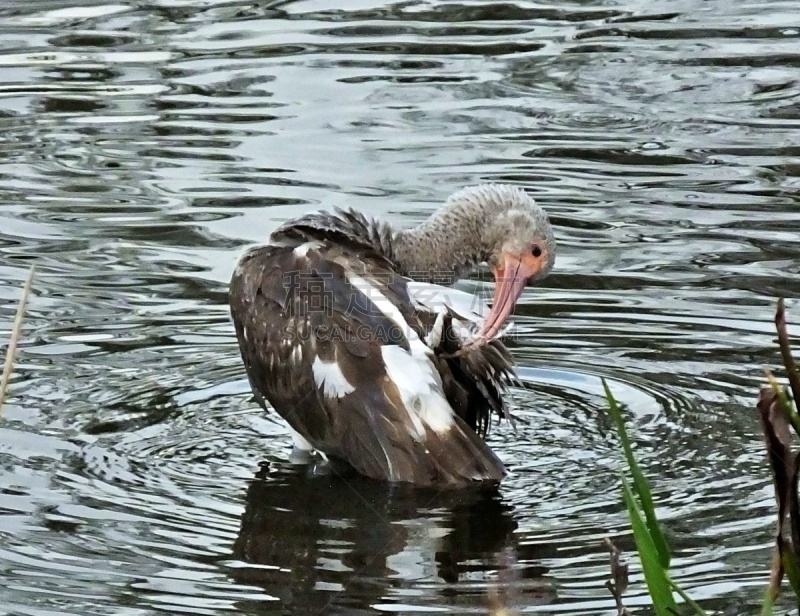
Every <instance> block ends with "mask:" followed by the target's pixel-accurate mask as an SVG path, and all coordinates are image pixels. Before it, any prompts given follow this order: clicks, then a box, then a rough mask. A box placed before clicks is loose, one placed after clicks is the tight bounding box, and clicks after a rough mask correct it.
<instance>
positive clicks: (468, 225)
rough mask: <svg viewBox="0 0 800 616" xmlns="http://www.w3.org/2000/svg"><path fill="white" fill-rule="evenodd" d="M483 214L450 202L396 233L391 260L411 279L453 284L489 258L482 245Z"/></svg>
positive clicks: (475, 209) (480, 211) (477, 210)
mask: <svg viewBox="0 0 800 616" xmlns="http://www.w3.org/2000/svg"><path fill="white" fill-rule="evenodd" d="M484 218H485V213H484V212H483V211H482V210H481V209H479V208H477V207H465V204H463V203H449V204H447V205H446V206H445V207H444V208H442V209H440V210H439V211H437V212H436V213H434V214H433V215H432V216H431V217H430V218H428V219H427V220H425V221H424V222H422V223H421V224H420V225H418V226H416V227H413V228H411V229H404V230H402V231H398V232H396V233H395V235H394V237H393V241H392V248H393V255H392V256H393V260H394V262H395V263H396V264H397V267H398V269H399V270H400V272H401V273H402V274H404V275H406V276H408V277H409V278H412V279H414V280H421V281H425V282H433V283H436V284H442V285H448V286H449V285H452V284H453V283H455V281H456V280H458V279H459V278H462V277H464V276H465V275H466V274H468V273H469V271H470V270H472V269H473V268H474V267H475V265H476V264H478V263H481V262H482V261H485V260H486V259H487V258H488V255H487V254H486V250H485V249H484V247H483V246H481V241H480V238H481V235H482V234H481V228H482V225H484V224H485V221H484Z"/></svg>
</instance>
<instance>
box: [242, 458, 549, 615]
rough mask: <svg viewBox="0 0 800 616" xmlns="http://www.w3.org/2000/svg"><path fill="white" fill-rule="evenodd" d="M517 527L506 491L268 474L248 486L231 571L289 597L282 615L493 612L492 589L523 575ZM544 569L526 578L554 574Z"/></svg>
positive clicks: (300, 472) (294, 468)
mask: <svg viewBox="0 0 800 616" xmlns="http://www.w3.org/2000/svg"><path fill="white" fill-rule="evenodd" d="M516 528H517V522H516V520H515V519H514V515H513V512H512V510H511V508H510V507H509V506H508V505H507V504H505V503H504V502H503V500H502V498H501V496H500V494H499V492H498V490H497V488H495V487H491V488H489V487H483V488H479V487H475V488H469V489H458V490H445V491H438V490H430V489H427V490H426V489H419V488H411V487H407V486H402V485H389V484H387V483H383V482H376V481H372V480H369V479H365V478H361V477H357V476H352V475H343V474H341V473H335V472H328V473H327V474H320V473H318V472H315V471H314V470H313V469H312V468H311V467H308V466H301V465H289V464H287V465H273V466H272V467H271V468H267V467H266V466H265V467H262V469H261V470H260V471H259V472H258V473H257V475H256V477H255V479H254V480H253V482H252V483H251V485H250V487H249V489H248V493H247V504H246V508H245V512H244V515H243V517H242V526H241V530H240V532H239V537H238V538H237V540H236V543H235V545H234V555H235V558H237V559H238V560H239V561H240V564H239V566H236V567H233V568H232V570H231V572H230V573H231V575H232V576H234V577H235V578H236V579H237V580H238V581H239V582H242V583H247V584H253V585H257V586H260V587H262V588H264V589H265V590H266V591H267V592H268V593H269V594H270V595H272V596H274V597H277V598H278V599H279V601H280V603H281V605H282V608H281V609H279V610H278V612H276V613H284V612H285V613H291V614H314V615H317V614H322V613H348V614H352V613H354V610H356V613H357V612H358V611H360V610H366V609H368V608H369V607H370V606H375V605H376V604H382V605H385V606H386V607H387V608H388V607H389V604H399V605H403V604H406V605H408V604H413V605H423V604H439V605H441V604H445V605H451V606H453V607H456V606H468V605H471V606H475V607H477V606H486V604H487V591H490V590H492V589H493V588H495V587H497V585H498V581H499V582H500V584H504V583H507V582H508V581H509V580H511V579H513V578H515V577H516V576H517V573H518V572H517V571H516V567H515V566H514V563H515V562H516V553H517V546H516V541H515V534H514V530H515V529H516ZM533 569H534V570H531V568H528V569H527V570H525V571H524V572H523V574H522V575H523V577H525V578H527V579H530V578H531V577H536V578H539V577H540V576H541V575H542V574H543V573H544V572H545V570H544V569H543V568H541V567H534V568H533ZM540 590H541V589H540ZM537 594H539V593H537ZM545 594H546V593H545ZM530 598H531V597H530V596H529V597H528V600H530ZM541 599H542V597H539V598H538V601H537V602H539V601H541ZM526 602H527V601H526ZM395 609H397V608H395Z"/></svg>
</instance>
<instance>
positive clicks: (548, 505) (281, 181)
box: [0, 0, 800, 616]
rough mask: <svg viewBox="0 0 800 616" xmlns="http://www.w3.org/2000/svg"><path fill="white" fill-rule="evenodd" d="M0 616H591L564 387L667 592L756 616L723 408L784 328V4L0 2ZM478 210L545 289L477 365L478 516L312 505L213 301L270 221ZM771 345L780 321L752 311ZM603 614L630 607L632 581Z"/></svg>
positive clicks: (791, 217)
mask: <svg viewBox="0 0 800 616" xmlns="http://www.w3.org/2000/svg"><path fill="white" fill-rule="evenodd" d="M0 148H1V150H0V151H1V152H2V156H1V157H0V341H2V342H3V343H5V341H6V340H7V338H8V333H9V330H10V327H11V320H12V318H13V313H14V309H15V303H16V301H17V298H18V297H19V288H20V287H21V285H22V282H23V280H24V278H25V275H26V273H27V268H28V266H29V264H30V263H31V262H32V261H34V260H35V261H36V263H37V264H38V267H39V272H40V273H39V276H38V278H37V281H36V284H35V293H34V296H33V297H32V300H31V303H30V309H29V314H28V319H27V328H26V331H25V336H24V344H23V346H22V349H21V353H20V357H19V367H18V372H17V375H16V378H15V380H14V382H13V387H12V396H11V398H10V400H9V403H8V404H7V405H6V407H5V408H4V410H3V418H2V423H0V516H1V517H0V571H2V574H1V575H0V613H2V614H14V615H35V616H51V615H57V614H78V615H104V616H105V615H109V614H115V615H120V616H144V615H149V614H156V613H168V614H179V613H183V614H204V615H205V614H208V615H212V614H213V615H222V614H229V613H240V614H252V615H255V614H308V615H317V614H324V613H329V614H372V613H378V612H396V613H403V614H420V613H428V612H431V613H445V614H465V613H476V614H478V613H485V605H486V597H487V593H488V592H489V591H490V590H491V588H492V587H494V586H495V583H496V581H497V580H498V579H499V580H501V581H503V582H509V584H510V591H509V599H508V600H509V601H510V602H511V604H512V605H516V606H519V607H520V609H521V610H522V611H523V612H530V613H549V614H555V613H558V614H609V613H611V610H612V608H613V603H612V601H611V599H610V597H609V596H608V595H607V592H606V590H605V588H604V586H603V584H604V581H605V579H606V576H607V571H608V566H607V554H606V552H605V551H604V548H603V546H602V543H601V541H602V538H603V537H605V536H608V535H615V536H618V543H619V544H620V545H621V546H622V547H623V548H625V549H630V547H631V540H630V534H629V531H628V526H627V518H626V515H625V514H624V512H623V511H622V508H621V505H620V500H619V484H618V479H617V472H618V470H619V469H620V454H619V452H618V448H617V444H616V439H615V437H614V435H613V431H612V429H611V427H610V423H609V419H608V416H607V414H606V412H605V410H604V404H603V400H602V398H601V395H600V394H601V388H600V380H599V379H600V377H606V378H607V379H610V381H611V384H612V387H613V391H614V392H615V393H616V394H617V396H618V397H619V398H620V399H621V400H622V401H623V402H624V403H626V404H627V405H628V406H629V421H630V425H631V432H632V435H633V436H634V438H635V440H636V443H637V453H638V455H639V457H640V458H641V460H642V463H643V466H644V467H645V469H646V471H647V473H648V475H649V476H650V477H651V478H652V482H653V489H654V492H655V495H656V498H657V501H658V506H659V513H660V515H661V516H662V517H663V518H664V519H665V520H666V523H667V524H666V525H667V530H668V533H669V539H670V541H671V544H672V546H673V547H674V551H675V559H674V575H675V577H676V578H677V579H679V580H680V581H681V582H682V583H683V584H684V585H685V586H686V587H687V588H688V589H689V590H690V592H691V593H692V594H693V595H694V596H695V597H697V598H699V599H701V600H702V603H703V605H704V606H705V607H707V608H708V609H709V610H720V611H722V610H727V611H728V613H748V612H749V613H753V612H755V611H756V607H755V606H756V604H757V603H758V601H759V599H760V597H761V594H762V590H763V588H764V584H765V579H766V572H767V569H768V562H769V556H770V553H769V545H770V535H771V532H772V529H773V496H772V492H771V486H770V479H769V474H768V470H767V468H766V466H765V464H764V453H763V446H762V441H761V436H760V432H759V428H758V424H757V420H756V417H755V415H754V412H753V402H754V398H755V394H756V391H757V388H758V386H759V384H760V383H761V380H762V376H761V367H762V366H763V365H765V364H773V365H774V364H775V363H776V362H777V354H776V350H775V347H774V344H773V336H772V326H771V318H772V303H773V298H774V297H775V296H776V295H777V294H785V295H786V296H787V297H789V298H797V297H800V260H798V256H800V227H799V226H798V225H800V209H799V208H798V206H800V196H799V195H800V162H798V161H799V160H800V11H798V8H797V3H796V1H795V0H772V1H770V0H762V1H760V2H740V1H738V0H705V1H702V0H669V1H667V0H636V1H635V2H634V1H629V2H626V1H615V0H564V1H562V2H557V3H553V4H549V5H548V4H538V3H534V2H524V1H518V2H504V3H493V2H490V1H488V0H471V1H463V2H458V1H456V2H435V1H433V0H428V1H425V0H404V1H401V2H397V3H394V4H388V3H382V2H380V0H347V1H343V0H338V1H335V2H334V1H332V0H307V1H301V0H298V1H295V2H292V1H288V0H287V1H283V2H279V1H276V2H271V3H270V2H262V1H250V2H245V1H238V0H236V1H232V0H231V1H222V0H137V1H136V2H123V1H121V0H120V1H119V2H116V3H110V2H107V1H104V0H28V1H26V2H21V1H19V0H10V1H8V0H6V1H5V2H3V3H2V4H0ZM486 180H492V181H505V182H513V183H516V184H519V185H521V186H524V187H525V188H526V189H528V190H529V191H530V192H531V193H532V194H533V195H534V196H535V197H536V198H537V200H538V201H539V202H540V203H541V204H543V205H544V206H546V207H547V208H548V210H549V211H550V212H551V215H552V219H553V221H554V223H555V225H556V229H557V236H558V241H559V243H560V254H559V257H558V262H557V264H556V272H555V273H554V274H553V275H552V276H550V277H549V278H548V279H547V280H545V281H543V283H542V284H541V285H540V286H539V287H538V288H536V289H531V290H529V291H528V292H527V294H526V295H525V297H524V302H523V305H522V306H521V308H520V310H519V311H518V312H519V314H518V319H517V321H518V329H517V334H516V337H515V338H514V339H513V340H512V341H511V344H512V345H513V348H514V353H515V355H516V357H517V359H518V361H519V363H520V364H521V366H522V368H521V374H522V376H523V378H524V382H525V387H521V388H519V389H517V390H516V391H514V392H513V402H514V406H515V408H516V413H517V415H518V417H519V422H518V433H517V434H516V435H515V434H514V433H513V432H512V431H511V429H510V428H509V427H507V426H505V425H502V426H500V427H499V428H497V429H495V430H494V431H493V434H492V437H491V441H492V443H493V445H494V446H495V448H496V450H497V451H498V453H499V454H500V456H501V457H502V458H503V459H504V460H506V461H507V462H508V464H509V466H510V467H511V468H512V471H513V473H512V475H511V476H510V477H509V478H508V479H507V480H506V481H505V482H504V483H503V485H502V486H501V488H500V490H499V491H498V492H497V493H496V494H489V495H486V494H477V493H470V492H461V493H457V494H453V493H443V494H436V493H420V492H409V491H407V490H403V489H400V488H397V489H393V490H390V489H388V488H387V487H386V486H382V485H375V484H371V483H369V482H359V481H356V482H350V483H346V482H341V481H337V480H335V479H331V478H329V477H326V476H318V475H317V476H315V475H313V474H310V473H309V469H307V468H305V467H302V466H297V465H293V464H291V463H290V461H289V459H288V451H289V438H288V435H287V432H286V429H285V428H284V426H283V424H282V423H280V422H279V421H277V420H276V419H275V417H274V416H265V415H264V414H263V413H261V412H260V411H259V410H258V409H257V408H256V405H255V404H254V402H253V401H252V399H251V397H250V395H249V394H248V388H247V385H246V381H245V380H244V372H243V368H242V366H241V363H240V359H239V357H238V350H237V347H236V343H235V340H234V335H233V328H232V326H231V324H230V322H229V316H228V312H227V304H226V292H227V282H228V280H229V277H230V274H231V271H232V269H233V265H234V262H235V260H236V258H237V256H238V254H239V253H240V252H241V251H242V249H243V248H244V247H245V246H246V245H248V244H250V243H252V242H256V241H260V240H264V239H265V238H266V237H267V235H268V234H269V232H270V231H271V230H272V229H273V228H274V227H275V226H276V225H277V224H279V222H280V221H282V220H284V219H286V218H287V217H289V216H293V215H296V214H298V213H300V212H304V211H308V210H311V209H315V208H318V207H321V206H325V207H328V206H334V205H352V206H355V207H358V208H362V209H363V210H365V211H368V212H371V213H374V214H376V215H380V216H385V217H387V218H388V219H390V220H393V221H396V222H398V223H402V224H409V223H413V222H415V221H419V220H421V219H422V218H423V217H424V216H426V215H427V214H429V213H430V212H431V211H433V210H434V209H435V208H436V207H437V205H438V204H439V203H440V202H441V201H442V200H443V199H444V198H445V197H446V196H447V195H448V194H449V193H451V192H452V191H454V190H456V189H457V188H460V187H461V186H463V185H466V184H471V183H476V182H478V181H486ZM789 310H790V317H793V318H794V320H795V321H800V306H798V304H797V303H795V302H793V301H790V302H789ZM634 569H635V571H634V575H633V587H632V589H631V597H630V599H629V600H628V601H629V604H630V605H631V606H637V605H641V604H643V603H645V602H646V600H647V599H646V596H645V595H644V593H643V584H642V579H641V576H640V574H639V570H638V565H636V566H634Z"/></svg>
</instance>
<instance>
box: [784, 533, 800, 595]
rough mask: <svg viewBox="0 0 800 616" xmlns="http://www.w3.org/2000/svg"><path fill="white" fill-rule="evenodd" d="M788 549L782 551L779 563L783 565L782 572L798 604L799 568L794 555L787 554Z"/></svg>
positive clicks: (799, 591) (799, 590)
mask: <svg viewBox="0 0 800 616" xmlns="http://www.w3.org/2000/svg"><path fill="white" fill-rule="evenodd" d="M784 545H786V544H784ZM790 549H791V548H788V547H787V548H786V549H784V550H783V551H782V554H781V562H782V563H783V571H784V573H786V577H787V578H788V579H789V585H790V586H791V587H792V590H793V591H794V596H795V601H797V602H798V603H800V566H798V564H797V559H796V557H795V556H794V554H791V553H790V552H789V550H790Z"/></svg>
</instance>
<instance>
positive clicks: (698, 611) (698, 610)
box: [664, 572, 707, 616]
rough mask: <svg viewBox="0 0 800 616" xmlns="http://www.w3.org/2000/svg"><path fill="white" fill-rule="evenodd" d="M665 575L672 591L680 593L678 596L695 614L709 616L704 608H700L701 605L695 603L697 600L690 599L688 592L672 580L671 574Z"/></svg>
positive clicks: (665, 573)
mask: <svg viewBox="0 0 800 616" xmlns="http://www.w3.org/2000/svg"><path fill="white" fill-rule="evenodd" d="M664 575H666V576H667V579H668V580H669V585H670V586H671V587H672V590H674V591H675V592H676V593H678V594H679V595H680V596H681V599H683V600H684V601H686V605H688V606H689V607H690V608H692V610H693V611H694V613H695V614H696V615H697V616H707V614H706V611H705V610H704V609H703V608H702V607H700V606H699V605H698V604H697V603H696V602H695V600H694V599H692V598H691V597H690V596H689V595H688V594H687V593H686V591H685V590H683V588H681V587H680V586H678V583H677V582H676V581H675V580H673V579H672V577H670V575H669V573H667V572H664Z"/></svg>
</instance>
